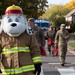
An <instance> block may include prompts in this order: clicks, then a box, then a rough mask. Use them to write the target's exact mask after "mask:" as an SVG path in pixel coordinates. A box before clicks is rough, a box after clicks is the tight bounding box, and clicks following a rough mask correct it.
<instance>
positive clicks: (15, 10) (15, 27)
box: [1, 5, 31, 37]
mask: <svg viewBox="0 0 75 75" xmlns="http://www.w3.org/2000/svg"><path fill="white" fill-rule="evenodd" d="M28 28H29V27H28V22H27V20H26V17H25V16H24V15H23V11H22V9H21V8H20V7H19V6H15V5H12V6H9V7H8V8H7V9H6V11H5V15H4V16H3V18H2V22H1V30H3V31H4V32H5V33H6V34H8V35H9V36H13V37H17V36H19V35H20V34H22V33H23V32H25V30H26V31H27V33H28V34H31V33H30V31H29V29H28Z"/></svg>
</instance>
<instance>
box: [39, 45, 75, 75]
mask: <svg viewBox="0 0 75 75" xmlns="http://www.w3.org/2000/svg"><path fill="white" fill-rule="evenodd" d="M45 48H46V52H47V56H44V57H42V60H43V65H42V67H43V71H42V72H43V73H41V74H40V75H75V51H71V50H70V49H68V52H67V55H66V64H65V66H64V67H62V66H61V65H60V61H59V57H58V56H56V57H52V56H51V55H48V50H47V46H46V47H45Z"/></svg>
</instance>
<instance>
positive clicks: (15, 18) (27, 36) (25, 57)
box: [0, 5, 42, 75]
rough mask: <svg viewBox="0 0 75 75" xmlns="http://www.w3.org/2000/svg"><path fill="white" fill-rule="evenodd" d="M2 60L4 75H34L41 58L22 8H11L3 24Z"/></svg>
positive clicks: (0, 42)
mask: <svg viewBox="0 0 75 75" xmlns="http://www.w3.org/2000/svg"><path fill="white" fill-rule="evenodd" d="M0 56H2V57H1V58H0V60H1V71H2V75H34V71H35V69H36V70H38V68H37V67H36V64H37V65H38V67H39V68H41V63H42V60H41V56H40V49H39V46H38V43H37V41H36V38H35V36H34V35H33V34H32V32H31V31H30V30H29V27H28V22H27V20H26V17H25V16H24V15H23V11H22V9H21V7H19V6H16V5H12V6H9V7H8V8H7V9H6V11H5V15H4V16H3V18H2V22H1V34H0Z"/></svg>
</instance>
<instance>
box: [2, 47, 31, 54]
mask: <svg viewBox="0 0 75 75" xmlns="http://www.w3.org/2000/svg"><path fill="white" fill-rule="evenodd" d="M15 52H30V50H29V47H14V48H10V49H3V51H2V54H10V53H15Z"/></svg>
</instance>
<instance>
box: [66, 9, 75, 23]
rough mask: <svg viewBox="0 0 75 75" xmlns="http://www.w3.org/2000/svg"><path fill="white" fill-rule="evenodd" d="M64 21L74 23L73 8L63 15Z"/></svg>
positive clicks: (74, 11) (74, 14) (74, 12)
mask: <svg viewBox="0 0 75 75" xmlns="http://www.w3.org/2000/svg"><path fill="white" fill-rule="evenodd" d="M65 20H66V22H71V23H75V9H74V10H72V11H71V12H69V13H68V14H67V15H66V16H65Z"/></svg>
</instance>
